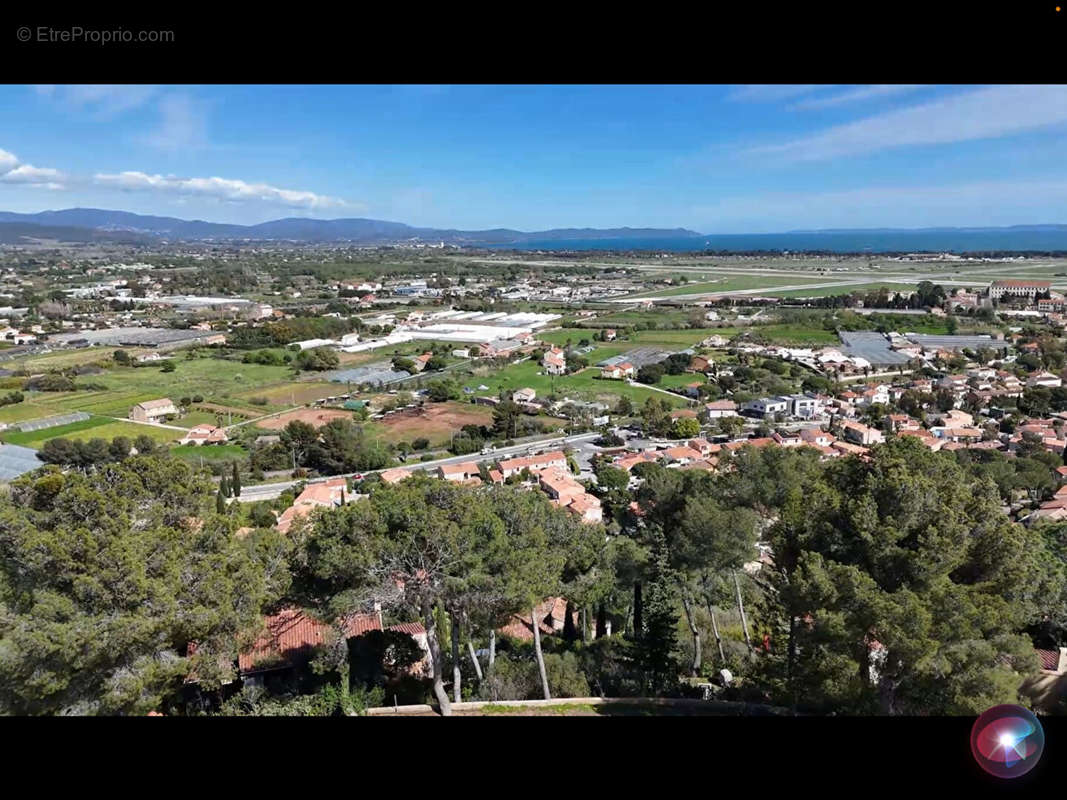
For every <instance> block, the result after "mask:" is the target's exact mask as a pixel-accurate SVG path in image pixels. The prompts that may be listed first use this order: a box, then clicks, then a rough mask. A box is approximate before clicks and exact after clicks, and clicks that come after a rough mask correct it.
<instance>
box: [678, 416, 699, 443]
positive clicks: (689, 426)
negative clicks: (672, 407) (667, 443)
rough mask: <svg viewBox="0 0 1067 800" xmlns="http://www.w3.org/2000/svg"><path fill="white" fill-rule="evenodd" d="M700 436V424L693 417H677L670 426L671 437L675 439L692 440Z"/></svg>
mask: <svg viewBox="0 0 1067 800" xmlns="http://www.w3.org/2000/svg"><path fill="white" fill-rule="evenodd" d="M699 435H700V423H699V422H698V421H697V419H696V418H695V417H679V418H678V419H676V420H675V421H674V422H673V423H672V424H671V436H673V437H674V438H675V439H692V438H693V437H694V436H699Z"/></svg>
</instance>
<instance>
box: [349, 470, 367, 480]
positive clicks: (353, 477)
mask: <svg viewBox="0 0 1067 800" xmlns="http://www.w3.org/2000/svg"><path fill="white" fill-rule="evenodd" d="M366 477H367V476H366V475H364V474H363V473H362V472H357V473H356V474H355V475H353V476H352V480H354V481H361V480H363V479H364V478H366Z"/></svg>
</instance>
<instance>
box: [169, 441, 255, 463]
mask: <svg viewBox="0 0 1067 800" xmlns="http://www.w3.org/2000/svg"><path fill="white" fill-rule="evenodd" d="M170 452H171V454H172V455H175V456H177V457H178V458H180V459H183V460H184V461H188V462H189V463H190V464H199V463H200V460H201V459H203V460H204V461H234V460H242V459H244V458H246V457H247V456H248V451H247V450H245V449H244V448H243V447H241V446H239V445H236V444H211V445H208V444H179V445H177V446H175V447H172V448H171V449H170Z"/></svg>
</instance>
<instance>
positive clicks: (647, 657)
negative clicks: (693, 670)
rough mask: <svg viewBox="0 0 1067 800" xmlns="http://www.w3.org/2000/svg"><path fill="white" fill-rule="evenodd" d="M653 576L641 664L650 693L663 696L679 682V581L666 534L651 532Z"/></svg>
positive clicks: (657, 530)
mask: <svg viewBox="0 0 1067 800" xmlns="http://www.w3.org/2000/svg"><path fill="white" fill-rule="evenodd" d="M651 534H652V536H651V539H652V558H651V566H652V570H651V574H650V576H649V579H648V581H647V582H646V584H645V588H646V590H647V591H646V593H645V597H644V598H643V600H644V609H643V612H644V614H643V624H644V630H642V631H641V632H640V639H639V640H638V650H637V660H638V663H639V665H640V667H641V673H642V682H643V684H644V688H645V690H646V691H648V692H650V693H651V694H660V693H662V692H664V691H667V690H669V689H670V688H671V687H672V686H673V685H674V684H675V682H676V681H677V679H678V660H677V652H676V650H677V628H678V613H677V603H676V600H677V597H676V596H675V592H676V589H675V585H676V581H675V580H674V579H673V577H672V575H671V569H670V565H669V563H668V561H667V541H666V538H665V537H664V535H663V530H662V528H660V527H659V526H656V527H655V528H653V530H652V531H651Z"/></svg>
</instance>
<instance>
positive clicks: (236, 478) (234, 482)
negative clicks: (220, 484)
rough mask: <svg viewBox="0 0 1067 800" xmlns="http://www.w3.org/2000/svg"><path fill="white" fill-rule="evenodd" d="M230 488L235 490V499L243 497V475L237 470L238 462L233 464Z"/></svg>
mask: <svg viewBox="0 0 1067 800" xmlns="http://www.w3.org/2000/svg"><path fill="white" fill-rule="evenodd" d="M230 488H231V489H232V490H233V496H234V497H240V496H241V473H240V471H239V470H238V469H237V462H236V461H234V462H233V477H232V478H231V479H230Z"/></svg>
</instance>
